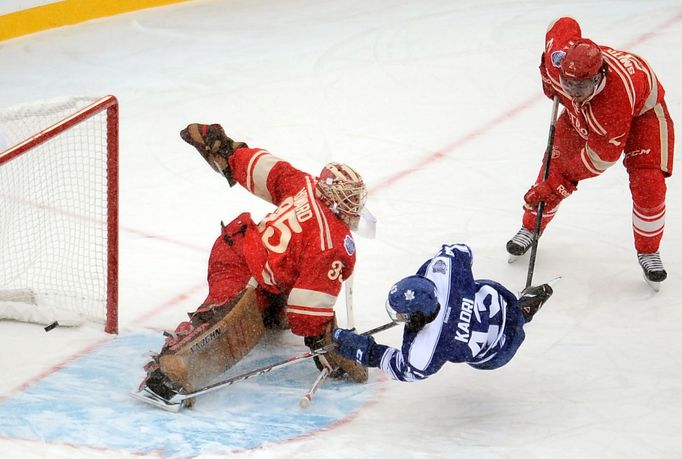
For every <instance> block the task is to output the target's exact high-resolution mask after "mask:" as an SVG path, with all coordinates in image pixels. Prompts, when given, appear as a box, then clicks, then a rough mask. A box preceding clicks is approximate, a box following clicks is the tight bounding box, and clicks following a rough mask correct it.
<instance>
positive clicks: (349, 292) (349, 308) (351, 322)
mask: <svg viewBox="0 0 682 459" xmlns="http://www.w3.org/2000/svg"><path fill="white" fill-rule="evenodd" d="M354 278H355V276H353V275H351V276H350V277H349V278H348V279H346V282H344V284H345V291H346V327H348V328H349V329H351V330H355V315H354V314H353V279H354Z"/></svg>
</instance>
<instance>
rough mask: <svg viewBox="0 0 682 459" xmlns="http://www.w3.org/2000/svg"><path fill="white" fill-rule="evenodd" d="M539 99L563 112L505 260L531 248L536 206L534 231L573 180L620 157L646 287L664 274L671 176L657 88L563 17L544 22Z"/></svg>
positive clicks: (624, 56)
mask: <svg viewBox="0 0 682 459" xmlns="http://www.w3.org/2000/svg"><path fill="white" fill-rule="evenodd" d="M540 74H541V76H542V85H543V90H544V93H545V95H547V97H549V98H554V97H555V96H558V97H559V101H560V102H561V104H562V105H563V106H564V107H565V110H564V111H563V113H562V114H561V115H560V116H559V118H558V120H557V123H556V131H555V137H554V145H553V148H552V158H551V161H550V168H549V177H548V179H547V180H546V181H543V180H542V178H543V169H544V167H543V168H541V171H540V174H538V178H537V180H536V182H535V184H534V185H533V186H532V187H531V188H530V190H528V192H527V193H526V194H525V196H524V201H525V205H524V208H525V212H524V215H523V226H522V227H521V229H520V230H519V232H518V233H517V234H516V235H515V236H514V237H513V238H512V239H511V240H510V241H509V242H508V243H507V251H508V252H509V254H510V255H512V256H513V257H515V256H520V255H523V254H524V253H526V251H527V250H528V249H529V248H530V247H531V245H532V238H533V230H534V227H535V220H536V217H537V208H538V204H539V203H540V201H544V202H545V212H544V213H543V215H542V225H541V231H543V230H544V229H545V227H546V226H547V224H548V223H549V222H550V221H551V220H552V218H553V217H554V215H555V214H556V212H557V209H558V206H559V203H560V202H561V201H562V200H563V199H565V198H567V197H568V196H570V195H571V193H573V192H574V191H576V189H577V186H578V183H579V182H580V181H581V180H584V179H589V178H592V177H596V176H598V175H600V174H601V173H602V172H604V171H605V170H606V169H608V168H609V167H611V166H612V165H613V164H615V163H616V162H617V161H618V160H619V159H620V158H621V157H623V158H624V159H623V165H624V166H625V169H626V170H627V173H628V175H629V179H630V193H631V196H632V229H633V232H634V242H635V249H636V250H637V257H638V260H639V263H640V265H641V267H642V269H643V270H644V275H645V278H646V280H647V282H649V283H650V284H652V286H654V288H657V287H658V283H659V282H661V281H663V280H665V278H666V277H667V273H666V271H665V269H664V267H663V263H662V262H661V258H660V256H659V252H658V251H659V245H660V242H661V238H662V237H663V230H664V227H665V194H666V183H665V179H666V178H667V177H670V175H671V174H672V171H673V148H674V143H675V138H674V130H673V121H672V119H671V118H670V114H669V113H668V108H667V107H666V104H665V100H664V94H665V91H664V90H663V86H661V83H660V82H659V80H658V78H657V77H656V74H655V73H654V71H653V70H652V68H651V66H650V65H649V64H648V63H647V62H646V61H645V60H644V59H642V58H641V57H639V56H637V55H635V54H632V53H630V52H626V51H618V50H615V49H613V48H610V47H608V46H599V45H597V44H595V43H594V42H592V41H591V40H589V39H587V38H584V37H583V36H582V32H581V30H580V26H579V25H578V23H577V22H576V21H575V20H574V19H572V18H568V17H563V18H560V19H558V20H556V21H554V22H553V23H552V24H550V26H549V29H548V31H547V34H546V38H545V49H544V52H543V53H542V57H541V62H540Z"/></svg>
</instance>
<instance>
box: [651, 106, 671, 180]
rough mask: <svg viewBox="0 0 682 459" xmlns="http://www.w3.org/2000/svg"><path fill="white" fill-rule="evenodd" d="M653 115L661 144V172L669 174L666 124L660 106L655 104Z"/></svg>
mask: <svg viewBox="0 0 682 459" xmlns="http://www.w3.org/2000/svg"><path fill="white" fill-rule="evenodd" d="M654 113H655V114H656V119H657V120H658V132H659V135H660V139H659V141H660V143H661V170H662V171H663V172H670V164H669V163H668V158H669V157H668V148H669V145H668V124H667V123H666V122H665V112H664V111H663V106H662V105H661V104H656V105H655V106H654Z"/></svg>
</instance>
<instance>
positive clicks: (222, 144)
mask: <svg viewBox="0 0 682 459" xmlns="http://www.w3.org/2000/svg"><path fill="white" fill-rule="evenodd" d="M180 137H182V140H184V141H185V142H187V143H188V144H190V145H192V146H193V147H194V148H196V149H197V151H198V152H199V153H200V154H201V156H202V157H203V158H204V159H205V160H206V162H207V163H208V164H209V165H210V166H211V167H212V168H213V170H214V171H216V172H218V173H219V174H222V175H224V176H225V178H226V179H227V182H228V183H229V184H230V186H234V184H235V183H236V182H235V180H234V179H233V178H232V171H231V170H230V165H229V163H228V159H229V158H230V156H232V154H233V153H234V151H235V150H236V149H238V148H242V147H246V148H248V145H246V144H245V143H244V142H235V141H234V140H232V139H231V138H229V137H228V136H226V135H225V131H224V130H223V127H222V126H221V125H219V124H199V123H192V124H190V125H189V126H187V127H186V128H185V129H183V130H182V131H180Z"/></svg>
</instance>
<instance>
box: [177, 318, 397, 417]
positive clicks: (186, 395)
mask: <svg viewBox="0 0 682 459" xmlns="http://www.w3.org/2000/svg"><path fill="white" fill-rule="evenodd" d="M396 325H397V323H396V322H389V323H386V324H384V325H380V326H378V327H376V328H373V329H371V330H368V331H366V332H364V333H362V335H363V336H368V335H373V334H375V333H379V332H381V331H384V330H388V329H389V328H393V327H394V326H396ZM335 347H336V343H331V344H328V345H326V346H324V347H321V348H320V349H316V350H314V351H308V352H304V353H302V354H298V355H295V356H293V357H289V358H288V359H284V360H280V361H278V362H275V363H271V364H270V365H265V366H262V367H260V368H256V369H253V370H250V371H247V372H245V373H242V374H238V375H235V376H232V377H230V378H227V379H224V380H222V381H218V382H215V383H213V384H209V385H208V386H205V387H202V388H201V389H196V390H193V391H190V392H177V393H175V394H174V395H173V396H172V397H171V398H170V399H167V400H166V402H167V404H168V405H180V404H182V402H183V401H185V400H187V399H190V398H192V397H197V396H199V395H204V394H207V393H209V392H213V391H214V390H217V389H220V388H222V387H226V386H231V385H232V384H235V383H238V382H241V381H245V380H247V379H249V378H252V377H254V376H258V375H262V374H265V373H269V372H271V371H272V370H275V369H278V368H284V367H288V366H289V365H293V364H294V363H299V362H303V361H304V360H310V359H312V358H315V357H317V356H318V355H322V354H325V353H327V352H328V351H330V350H332V349H334V348H335Z"/></svg>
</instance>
